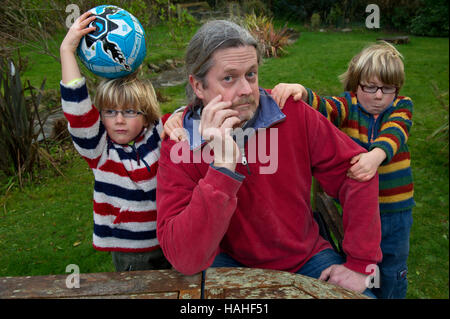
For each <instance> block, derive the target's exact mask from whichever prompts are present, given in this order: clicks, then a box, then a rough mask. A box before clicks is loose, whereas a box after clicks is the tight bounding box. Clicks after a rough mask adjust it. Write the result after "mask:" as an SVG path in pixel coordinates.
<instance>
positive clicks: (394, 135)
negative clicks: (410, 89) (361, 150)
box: [369, 97, 413, 163]
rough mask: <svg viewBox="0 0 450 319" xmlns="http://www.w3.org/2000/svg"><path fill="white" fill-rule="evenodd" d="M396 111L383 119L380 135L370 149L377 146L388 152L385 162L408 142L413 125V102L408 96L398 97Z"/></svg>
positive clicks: (395, 104) (394, 105)
mask: <svg viewBox="0 0 450 319" xmlns="http://www.w3.org/2000/svg"><path fill="white" fill-rule="evenodd" d="M393 107H394V111H393V112H392V113H391V114H390V115H389V117H388V119H387V120H384V121H383V124H382V125H381V127H380V132H379V134H378V137H377V138H376V139H375V140H374V141H373V143H372V145H371V146H370V148H369V151H370V150H372V149H374V148H375V147H378V148H381V149H382V150H384V151H385V153H386V159H385V160H384V162H383V163H389V162H390V161H391V160H392V158H393V157H394V156H395V155H396V154H397V152H398V150H399V149H400V148H401V146H402V145H404V144H406V142H407V141H408V137H409V130H410V128H411V126H412V114H413V103H412V101H411V99H410V98H408V97H398V98H397V99H396V100H395V101H394V104H393Z"/></svg>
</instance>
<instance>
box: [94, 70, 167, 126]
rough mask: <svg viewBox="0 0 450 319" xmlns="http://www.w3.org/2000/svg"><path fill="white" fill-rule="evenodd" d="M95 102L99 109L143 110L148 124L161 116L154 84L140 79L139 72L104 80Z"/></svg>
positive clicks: (98, 89) (99, 87)
mask: <svg viewBox="0 0 450 319" xmlns="http://www.w3.org/2000/svg"><path fill="white" fill-rule="evenodd" d="M94 103H95V106H96V107H97V109H98V110H99V111H101V110H102V109H105V108H111V109H129V108H131V109H135V110H138V111H141V112H142V113H144V116H145V118H146V121H147V124H148V125H151V124H153V123H155V122H156V121H157V120H158V119H159V118H160V117H161V111H160V108H159V103H158V100H157V97H156V93H155V90H154V88H153V85H152V84H151V82H150V81H149V80H141V79H138V78H137V73H133V74H131V75H129V76H126V77H121V78H116V79H108V80H103V81H102V82H101V83H100V85H99V86H98V88H97V93H96V94H95V100H94Z"/></svg>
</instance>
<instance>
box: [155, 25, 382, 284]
mask: <svg viewBox="0 0 450 319" xmlns="http://www.w3.org/2000/svg"><path fill="white" fill-rule="evenodd" d="M260 60H261V57H260V53H259V51H258V45H257V42H256V41H255V40H254V38H253V37H252V36H251V35H250V34H249V33H248V32H247V31H246V30H244V29H243V28H241V27H239V26H237V25H236V24H234V23H231V22H228V21H223V20H217V21H211V22H208V23H206V24H205V25H203V26H202V27H201V28H200V29H199V30H198V32H197V33H196V34H195V35H194V37H193V38H192V40H191V41H190V43H189V46H188V48H187V51H186V68H187V71H188V74H189V85H188V87H187V93H188V96H189V97H190V105H189V106H188V107H187V108H186V110H185V111H184V115H183V127H184V128H185V129H186V130H187V133H188V141H184V142H179V143H175V142H174V141H171V140H168V139H166V140H164V141H163V143H162V147H161V158H160V161H159V168H158V176H157V179H158V186H157V209H158V217H157V235H158V240H159V241H160V244H161V247H162V249H163V252H164V254H165V256H166V257H167V259H168V260H169V261H170V263H171V264H172V265H173V266H174V267H175V268H176V269H177V270H178V271H180V272H182V273H184V274H194V273H197V272H199V271H202V270H204V269H206V268H208V267H210V266H213V267H218V266H246V267H255V268H269V269H277V270H284V271H290V272H295V273H299V274H303V275H307V276H311V277H315V278H320V279H323V280H328V281H329V282H331V283H335V284H338V285H340V286H342V287H345V288H349V289H352V290H355V291H358V292H363V291H365V289H366V287H367V284H366V282H367V275H368V274H369V273H370V272H371V271H369V270H368V269H369V268H370V269H371V270H373V265H375V264H376V263H377V262H379V261H380V260H381V250H380V238H381V237H380V232H381V231H380V217H379V211H378V200H377V196H378V177H376V178H374V179H372V180H370V181H368V182H365V183H360V182H356V181H354V180H352V179H350V178H347V176H346V172H347V170H348V168H349V167H350V159H351V158H352V157H353V156H355V155H357V154H359V153H361V152H363V151H364V150H363V149H362V148H360V147H359V146H357V145H356V144H355V143H354V142H353V141H352V140H351V139H350V138H349V137H348V136H346V135H345V134H343V133H341V132H340V131H339V130H337V129H336V128H335V127H334V126H333V125H330V123H329V122H328V121H327V119H326V118H325V117H323V116H322V115H320V114H319V113H318V112H316V111H315V110H313V109H312V108H311V107H309V106H308V105H306V104H305V103H303V102H301V101H300V102H295V101H294V100H293V99H292V98H291V99H289V100H288V102H287V103H286V105H285V107H284V109H283V112H281V111H280V109H279V107H278V105H277V104H276V103H275V101H274V100H273V99H272V98H271V97H270V95H269V94H268V92H266V91H264V90H263V89H260V88H259V87H258V65H259V62H260ZM232 129H234V130H233V132H231V130H232ZM230 133H232V134H230ZM199 135H200V136H199ZM186 149H187V150H188V156H185V155H186V154H184V155H182V156H181V157H180V151H181V152H182V153H186ZM267 150H269V152H270V153H271V154H272V155H273V154H275V155H276V156H275V157H274V156H270V157H269V161H271V162H272V163H268V160H267V157H265V156H264V155H267V154H266V153H267ZM180 158H181V160H180ZM273 162H275V163H273ZM313 176H314V177H315V178H316V179H317V180H318V181H319V182H320V184H321V186H322V187H323V188H324V189H325V191H326V192H327V193H328V194H330V195H331V196H334V197H335V198H338V199H339V200H340V202H341V204H342V206H343V209H344V213H343V222H344V231H345V238H344V241H343V249H344V251H345V253H346V260H344V259H342V258H341V257H340V256H339V255H338V254H337V253H335V252H334V251H333V250H332V249H331V246H330V244H329V243H328V242H327V241H325V240H324V239H323V238H322V237H320V236H319V231H318V226H317V224H316V223H315V222H314V219H313V215H312V212H311V209H310V190H311V179H312V177H313ZM369 266H371V267H369Z"/></svg>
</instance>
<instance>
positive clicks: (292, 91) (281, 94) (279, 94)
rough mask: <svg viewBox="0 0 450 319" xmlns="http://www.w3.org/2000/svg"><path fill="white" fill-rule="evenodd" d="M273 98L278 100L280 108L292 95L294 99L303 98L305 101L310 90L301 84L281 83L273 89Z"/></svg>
mask: <svg viewBox="0 0 450 319" xmlns="http://www.w3.org/2000/svg"><path fill="white" fill-rule="evenodd" d="M271 95H272V98H273V99H274V100H275V102H277V104H278V106H279V107H280V109H282V108H283V107H284V104H285V103H286V100H287V99H288V98H289V97H290V96H291V95H292V96H293V98H294V101H299V100H301V99H303V100H304V101H305V100H306V98H307V97H308V92H306V89H305V87H304V86H303V85H301V84H296V83H295V84H291V83H279V84H277V85H275V87H274V88H273V89H272V93H271Z"/></svg>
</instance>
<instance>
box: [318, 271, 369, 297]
mask: <svg viewBox="0 0 450 319" xmlns="http://www.w3.org/2000/svg"><path fill="white" fill-rule="evenodd" d="M367 277H368V276H367V275H364V274H361V273H358V272H356V271H353V270H350V269H348V268H347V267H345V266H344V265H331V266H330V267H328V268H327V269H325V270H324V271H322V273H321V274H320V277H319V279H320V280H323V281H327V282H329V283H332V284H335V285H338V286H341V287H343V288H346V289H350V290H353V291H356V292H359V293H362V292H363V291H364V290H366V288H367Z"/></svg>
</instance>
